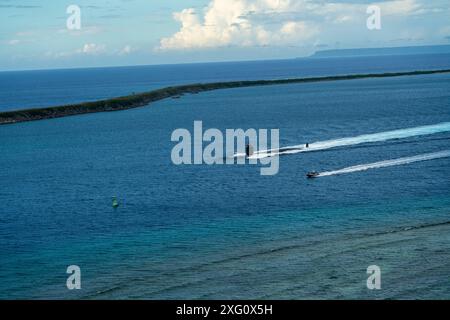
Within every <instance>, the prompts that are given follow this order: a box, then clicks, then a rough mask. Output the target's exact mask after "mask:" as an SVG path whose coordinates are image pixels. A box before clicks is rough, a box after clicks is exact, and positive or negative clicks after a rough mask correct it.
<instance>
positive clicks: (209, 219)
mask: <svg viewBox="0 0 450 320" xmlns="http://www.w3.org/2000/svg"><path fill="white" fill-rule="evenodd" d="M437 68H450V56H449V55H427V56H408V57H402V58H399V57H383V58H373V57H372V58H357V59H323V60H295V61H278V62H270V63H266V64H262V63H259V64H258V63H256V62H249V63H235V64H211V65H188V66H166V67H144V68H112V69H90V70H70V71H69V70H65V71H34V72H17V73H0V83H2V86H0V109H15V108H20V107H32V106H43V105H55V104H61V103H67V102H74V101H85V100H93V99H97V98H104V97H110V96H116V95H118V94H119V95H120V94H127V93H130V92H132V91H145V90H148V89H149V88H154V87H160V86H166V85H170V84H175V83H176V84H178V83H192V82H208V81H216V80H231V79H260V78H287V77H294V76H304V75H305V76H310V75H324V74H344V73H349V74H350V73H364V72H386V71H397V70H399V71H400V70H402V71H403V70H420V69H437ZM103 77H106V78H108V79H109V80H108V81H106V82H105V81H102V79H103ZM5 79H7V81H6V80H5ZM449 89H450V74H441V75H428V76H413V77H399V78H389V79H365V80H352V81H340V82H328V83H314V84H312V83H309V84H291V85H283V86H270V87H255V88H240V89H229V90H219V91H212V92H206V93H201V94H199V95H188V96H184V97H182V98H181V99H177V100H173V99H170V100H165V101H161V102H158V103H155V104H152V105H151V106H149V107H144V108H139V109H133V110H128V111H122V112H115V113H98V114H91V115H83V116H75V117H68V118H61V119H55V120H44V121H38V122H29V123H21V124H16V125H7V126H0V203H1V204H2V206H1V207H0V240H1V241H0V266H1V267H0V298H3V299H6V298H65V299H70V298H142V299H144V298H148V299H162V298H169V299H172V298H173V299H174V298H275V299H276V298H288V299H301V298H369V299H370V298H438V299H442V298H448V297H449V296H450V285H449V284H448V278H449V276H450V250H449V249H450V232H449V230H450V197H449V196H450V182H449V179H448V177H449V176H450V166H449V165H450V158H441V159H434V160H430V161H423V162H415V163H411V164H407V165H402V166H392V167H387V168H379V169H373V170H368V171H362V172H354V173H350V174H345V175H336V176H329V177H323V178H318V179H316V180H307V179H305V173H306V172H308V171H311V170H319V171H328V170H335V169H341V168H345V167H349V166H353V165H357V164H366V163H373V162H377V161H382V160H388V159H395V158H402V157H408V156H414V155H420V154H425V153H432V152H438V151H442V150H449V149H450V129H449V130H442V132H437V133H434V134H429V135H416V136H410V137H407V138H402V139H393V140H387V141H379V142H374V143H365V144H360V145H352V146H342V147H339V148H336V149H330V150H322V151H317V152H309V153H300V154H294V155H286V156H282V157H280V171H279V173H278V174H277V175H275V176H261V175H260V166H254V165H246V166H238V165H230V166H225V165H216V166H207V165H196V166H175V165H173V164H172V162H171V158H170V154H171V149H172V147H173V146H174V143H172V142H171V141H170V137H171V133H172V131H173V130H175V129H177V128H186V129H189V130H192V127H193V122H194V121H195V120H202V121H203V126H204V127H205V129H207V128H218V129H221V130H225V129H227V128H243V129H248V128H257V129H258V128H267V129H272V128H279V129H280V144H281V146H292V145H298V144H303V143H305V142H316V141H325V140H330V139H338V138H344V137H355V136H358V135H362V134H369V133H382V132H386V131H390V130H396V129H405V128H413V127H421V126H425V125H434V124H438V123H448V124H447V127H449V128H450V90H449ZM444 126H445V125H444ZM112 196H117V197H118V198H119V200H120V203H121V206H120V207H119V208H118V210H113V209H112V208H111V197H112ZM373 264H376V265H378V266H380V268H381V269H382V273H383V276H382V290H380V291H376V292H375V291H369V290H368V289H367V288H366V285H365V283H366V279H367V274H366V269H367V267H368V266H369V265H373ZM69 265H79V266H80V268H81V271H82V290H79V291H69V290H67V288H66V286H65V283H66V278H67V276H68V275H67V274H66V273H65V271H66V268H67V266H69Z"/></svg>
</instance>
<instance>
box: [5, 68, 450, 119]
mask: <svg viewBox="0 0 450 320" xmlns="http://www.w3.org/2000/svg"><path fill="white" fill-rule="evenodd" d="M437 73H450V69H441V70H422V71H410V72H393V73H370V74H351V75H341V76H326V77H312V78H291V79H280V80H252V81H230V82H214V83H197V84H189V85H181V86H173V87H167V88H162V89H158V90H153V91H149V92H144V93H139V94H133V95H129V96H123V97H117V98H112V99H105V100H99V101H93V102H83V103H77V104H70V105H64V106H54V107H48V108H36V109H24V110H15V111H7V112H0V125H1V124H12V123H17V122H24V121H34V120H43V119H52V118H60V117H68V116H73V115H80V114H86V113H94V112H106V111H119V110H127V109H131V108H137V107H142V106H145V105H148V104H150V103H152V102H155V101H159V100H163V99H167V98H178V97H180V96H181V95H183V94H194V93H199V92H204V91H211V90H218V89H230V88H242V87H254V86H268V85H281V84H291V83H310V82H324V81H339V80H356V79H366V78H389V77H401V76H415V75H426V74H437Z"/></svg>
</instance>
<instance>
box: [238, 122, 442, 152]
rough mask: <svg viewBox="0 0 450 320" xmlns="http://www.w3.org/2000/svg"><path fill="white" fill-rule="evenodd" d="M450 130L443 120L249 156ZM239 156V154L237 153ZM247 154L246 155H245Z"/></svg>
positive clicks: (341, 145) (313, 149) (309, 149)
mask: <svg viewBox="0 0 450 320" xmlns="http://www.w3.org/2000/svg"><path fill="white" fill-rule="evenodd" d="M443 132H450V122H442V123H438V124H434V125H428V126H421V127H414V128H406V129H399V130H392V131H385V132H379V133H372V134H364V135H360V136H355V137H349V138H341V139H334V140H325V141H318V142H314V143H310V144H309V147H308V148H306V147H305V145H304V144H302V145H295V146H290V147H284V148H280V149H270V150H261V151H257V152H255V153H254V155H252V156H251V157H249V158H250V159H260V158H265V157H273V156H278V155H283V154H295V153H300V152H309V151H320V150H326V149H332V148H337V147H343V146H353V145H358V144H362V143H373V142H382V141H389V140H394V139H404V138H411V137H416V136H426V135H431V134H436V133H443ZM235 156H237V155H235ZM244 156H245V155H244Z"/></svg>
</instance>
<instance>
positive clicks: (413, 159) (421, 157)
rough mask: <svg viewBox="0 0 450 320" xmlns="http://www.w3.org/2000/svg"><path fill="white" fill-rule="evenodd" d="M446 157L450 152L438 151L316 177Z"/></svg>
mask: <svg viewBox="0 0 450 320" xmlns="http://www.w3.org/2000/svg"><path fill="white" fill-rule="evenodd" d="M448 157H450V150H444V151H439V152H434V153H426V154H421V155H417V156H413V157H406V158H399V159H392V160H384V161H379V162H374V163H368V164H360V165H356V166H352V167H348V168H344V169H339V170H333V171H326V172H320V173H319V174H318V175H317V176H316V177H327V176H334V175H338V174H346V173H352V172H358V171H366V170H370V169H378V168H385V167H392V166H400V165H404V164H409V163H413V162H420V161H428V160H434V159H440V158H448Z"/></svg>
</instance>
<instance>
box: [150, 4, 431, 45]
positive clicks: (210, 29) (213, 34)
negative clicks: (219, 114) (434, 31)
mask: <svg viewBox="0 0 450 320" xmlns="http://www.w3.org/2000/svg"><path fill="white" fill-rule="evenodd" d="M419 1H421V0H390V1H389V0H388V1H379V2H378V3H373V4H376V5H379V6H380V8H381V12H382V14H383V15H386V16H408V15H414V14H420V13H423V12H424V11H425V10H424V8H423V5H422V3H421V2H419ZM367 6H368V4H367V3H366V4H360V3H359V4H358V3H354V2H350V1H349V2H342V1H339V2H333V1H317V0H314V1H313V0H211V1H210V3H209V5H208V6H207V7H206V8H205V9H204V10H203V11H201V12H200V11H198V10H195V9H193V8H186V9H184V10H182V11H180V12H175V13H174V14H173V18H174V19H175V20H176V21H178V22H179V23H180V25H181V27H180V29H179V30H178V31H177V32H176V33H174V34H173V35H171V36H169V37H165V38H163V39H161V41H160V45H159V49H161V50H171V49H201V48H217V47H225V46H242V47H245V46H260V45H264V46H265V45H305V44H310V43H313V42H314V37H316V36H318V35H319V34H320V33H321V32H322V31H323V30H324V29H325V28H328V29H332V25H333V24H345V23H352V22H354V20H355V17H356V20H357V21H361V19H362V20H363V21H364V20H365V19H366V17H367V13H366V9H367ZM364 26H365V24H364Z"/></svg>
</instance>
